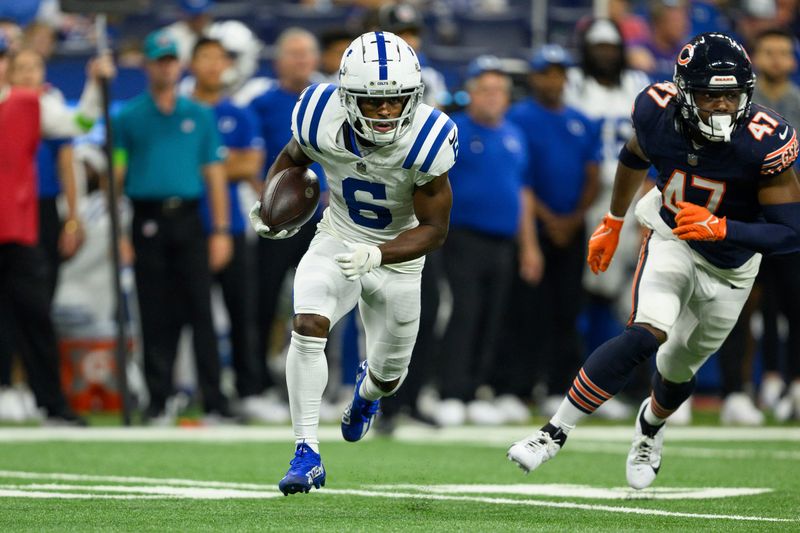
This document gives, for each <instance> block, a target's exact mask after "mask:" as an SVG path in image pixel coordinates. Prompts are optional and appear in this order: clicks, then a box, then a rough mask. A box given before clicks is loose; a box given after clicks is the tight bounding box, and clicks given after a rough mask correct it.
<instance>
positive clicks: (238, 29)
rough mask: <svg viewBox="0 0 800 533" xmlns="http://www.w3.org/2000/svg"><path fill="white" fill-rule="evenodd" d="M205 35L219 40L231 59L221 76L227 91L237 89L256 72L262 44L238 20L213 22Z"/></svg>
mask: <svg viewBox="0 0 800 533" xmlns="http://www.w3.org/2000/svg"><path fill="white" fill-rule="evenodd" d="M206 33H207V35H208V36H209V37H211V38H212V39H217V40H219V41H220V42H221V43H222V46H223V48H225V50H226V51H227V52H228V54H230V55H231V56H232V57H233V64H232V65H231V67H230V68H229V69H228V70H226V71H225V72H224V73H223V74H222V80H223V83H225V86H226V87H227V88H228V90H229V91H235V90H237V89H239V88H240V87H241V86H242V85H244V83H245V82H247V80H249V79H250V78H252V77H253V74H255V73H256V70H258V59H259V56H260V55H261V48H262V47H263V44H262V43H261V41H259V40H258V38H257V37H256V36H255V34H254V33H253V32H252V31H251V30H250V28H248V27H247V26H245V25H244V24H242V23H241V22H239V21H238V20H225V21H221V22H215V23H214V24H212V25H211V26H210V27H209V28H208V31H207V32H206Z"/></svg>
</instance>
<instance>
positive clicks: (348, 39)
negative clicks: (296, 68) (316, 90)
mask: <svg viewBox="0 0 800 533" xmlns="http://www.w3.org/2000/svg"><path fill="white" fill-rule="evenodd" d="M355 38H356V35H353V32H350V31H347V30H345V29H334V30H328V31H326V32H325V33H323V34H322V35H321V36H320V38H319V45H320V62H319V71H320V74H322V76H323V77H324V80H322V81H326V82H328V83H336V84H338V83H339V64H340V63H341V62H342V56H343V55H344V53H345V51H347V47H348V46H350V43H352V42H353V39H355Z"/></svg>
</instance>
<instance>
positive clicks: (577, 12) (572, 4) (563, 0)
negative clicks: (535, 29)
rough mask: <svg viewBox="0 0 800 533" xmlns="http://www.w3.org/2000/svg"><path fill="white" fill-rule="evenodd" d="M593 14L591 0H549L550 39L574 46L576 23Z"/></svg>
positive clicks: (553, 41) (548, 35) (548, 32)
mask: <svg viewBox="0 0 800 533" xmlns="http://www.w3.org/2000/svg"><path fill="white" fill-rule="evenodd" d="M591 15H592V2H591V0H588V1H587V0H554V1H551V2H548V5H547V37H548V41H549V42H551V43H555V44H560V45H562V46H566V47H572V46H574V44H575V43H574V35H575V24H577V22H578V21H579V20H580V19H582V18H583V17H588V16H591Z"/></svg>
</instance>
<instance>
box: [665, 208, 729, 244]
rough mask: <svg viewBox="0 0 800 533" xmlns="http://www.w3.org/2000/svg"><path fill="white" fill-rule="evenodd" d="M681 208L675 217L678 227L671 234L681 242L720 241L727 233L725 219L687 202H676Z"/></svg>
mask: <svg viewBox="0 0 800 533" xmlns="http://www.w3.org/2000/svg"><path fill="white" fill-rule="evenodd" d="M677 205H678V207H680V208H681V210H680V211H678V214H677V215H675V223H676V224H677V225H678V227H676V228H675V229H674V230H672V233H673V234H674V235H677V236H678V238H679V239H681V240H682V241H721V240H723V239H724V238H725V236H726V235H727V233H728V222H727V220H726V219H725V217H722V218H718V217H717V216H716V215H714V214H712V213H711V211H709V210H708V209H706V208H705V207H700V206H699V205H695V204H690V203H689V202H678V203H677Z"/></svg>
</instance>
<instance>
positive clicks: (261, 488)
mask: <svg viewBox="0 0 800 533" xmlns="http://www.w3.org/2000/svg"><path fill="white" fill-rule="evenodd" d="M0 477H5V478H16V479H58V480H73V481H112V482H136V483H142V482H144V483H147V484H152V485H155V486H147V487H137V486H113V485H111V486H109V485H101V486H86V485H60V484H31V485H11V486H9V488H2V487H0V497H15V498H57V499H58V498H60V499H157V498H161V499H163V498H193V499H219V498H255V499H263V498H269V499H271V498H277V497H280V493H279V492H277V491H276V490H275V489H274V486H267V485H258V484H249V483H232V482H219V481H199V480H190V479H170V478H166V479H159V478H145V477H135V476H96V475H82V474H67V473H56V472H52V473H36V472H17V471H0ZM189 484H191V485H192V487H174V485H189ZM171 485H173V486H171ZM25 487H29V488H30V490H24V488H25ZM211 487H224V488H227V489H228V490H227V491H226V490H219V491H217V492H215V490H216V489H212V488H211ZM388 487H391V492H374V491H368V490H360V489H323V490H322V491H320V492H318V493H317V494H318V495H326V494H329V495H354V496H365V497H373V498H395V499H402V498H406V499H426V500H436V501H470V502H476V503H487V504H493V505H525V506H534V507H553V508H560V509H580V510H586V511H604V512H610V513H624V514H638V515H649V516H672V517H680V518H705V519H719V520H736V521H749V522H798V521H799V520H798V519H796V518H772V517H760V516H742V515H719V514H701V513H682V512H676V511H663V510H660V509H644V508H636V507H615V506H610V505H596V504H582V503H573V502H553V501H544V500H532V499H524V500H523V499H511V498H489V497H475V496H460V495H447V494H420V493H404V492H397V488H399V487H407V486H404V485H400V486H388ZM414 487H417V486H414ZM447 487H450V488H451V489H453V488H459V491H461V490H460V488H464V489H465V490H469V489H468V488H469V487H470V485H451V486H445V488H447ZM490 487H495V486H490ZM511 487H525V486H524V485H512V486H511ZM534 487H535V486H534ZM251 488H256V490H252V491H248V490H247V489H251ZM590 488H591V487H590ZM232 489H240V490H232ZM430 489H431V490H436V487H435V486H434V487H430ZM61 490H78V491H86V490H100V491H102V492H112V491H119V492H128V493H130V494H103V493H99V494H98V493H94V492H91V493H85V492H77V493H74V492H72V493H71V492H60V491H61ZM515 490H516V489H515ZM531 490H535V489H531ZM605 490H609V489H605ZM683 490H685V491H691V490H692V489H667V488H663V487H662V489H661V492H665V493H666V492H668V491H675V492H680V491H683ZM696 490H711V489H696ZM720 490H722V489H720ZM751 490H764V489H751ZM153 492H157V493H158V494H153ZM653 492H657V491H653ZM222 494H230V496H221V495H222Z"/></svg>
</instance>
